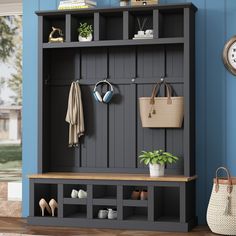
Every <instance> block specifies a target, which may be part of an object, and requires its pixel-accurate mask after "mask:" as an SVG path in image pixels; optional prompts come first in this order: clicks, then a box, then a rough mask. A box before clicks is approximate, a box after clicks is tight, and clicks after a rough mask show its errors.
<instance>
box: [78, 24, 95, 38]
mask: <svg viewBox="0 0 236 236" xmlns="http://www.w3.org/2000/svg"><path fill="white" fill-rule="evenodd" d="M78 32H79V41H80V42H84V41H92V38H93V36H92V33H93V27H92V25H89V24H88V23H86V22H85V23H80V27H79V28H78Z"/></svg>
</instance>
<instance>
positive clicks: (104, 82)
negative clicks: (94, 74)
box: [93, 79, 113, 92]
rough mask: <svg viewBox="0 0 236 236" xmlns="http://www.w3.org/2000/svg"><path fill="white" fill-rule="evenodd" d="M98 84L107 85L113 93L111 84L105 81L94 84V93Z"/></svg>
mask: <svg viewBox="0 0 236 236" xmlns="http://www.w3.org/2000/svg"><path fill="white" fill-rule="evenodd" d="M99 84H108V85H109V87H110V90H111V91H112V92H113V86H112V84H111V83H110V82H109V81H107V80H106V79H104V80H100V81H98V82H97V83H96V84H95V86H94V89H93V91H94V92H95V91H96V89H97V86H98V85H99Z"/></svg>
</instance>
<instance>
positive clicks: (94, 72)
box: [81, 48, 107, 82]
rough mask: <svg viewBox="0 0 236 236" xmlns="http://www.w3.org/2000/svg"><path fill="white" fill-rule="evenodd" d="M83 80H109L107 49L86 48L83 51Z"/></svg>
mask: <svg viewBox="0 0 236 236" xmlns="http://www.w3.org/2000/svg"><path fill="white" fill-rule="evenodd" d="M81 60H82V62H81V75H82V79H94V80H95V81H94V82H96V79H105V78H107V49H106V48H84V49H82V50H81Z"/></svg>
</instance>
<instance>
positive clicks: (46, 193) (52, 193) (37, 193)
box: [34, 183, 57, 216]
mask: <svg viewBox="0 0 236 236" xmlns="http://www.w3.org/2000/svg"><path fill="white" fill-rule="evenodd" d="M42 198H44V199H45V201H46V202H47V203H48V204H49V201H50V200H51V199H54V200H56V201H57V184H41V183H40V184H39V183H37V184H35V185H34V216H42V211H41V208H40V206H39V201H40V200H41V199H42ZM44 213H45V214H44V216H51V214H49V213H48V211H47V209H45V211H44ZM56 216H57V209H56Z"/></svg>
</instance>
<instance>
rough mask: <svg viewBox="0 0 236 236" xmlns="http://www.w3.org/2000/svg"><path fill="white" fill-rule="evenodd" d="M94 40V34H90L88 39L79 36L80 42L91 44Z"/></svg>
mask: <svg viewBox="0 0 236 236" xmlns="http://www.w3.org/2000/svg"><path fill="white" fill-rule="evenodd" d="M92 39H93V35H92V34H90V35H89V36H88V37H87V38H86V37H82V36H80V35H79V41H80V42H90V41H92Z"/></svg>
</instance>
